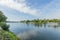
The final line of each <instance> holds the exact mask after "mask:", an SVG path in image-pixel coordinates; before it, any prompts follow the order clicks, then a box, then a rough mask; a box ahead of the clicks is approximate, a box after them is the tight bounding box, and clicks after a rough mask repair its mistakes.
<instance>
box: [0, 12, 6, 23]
mask: <svg viewBox="0 0 60 40" xmlns="http://www.w3.org/2000/svg"><path fill="white" fill-rule="evenodd" d="M6 19H7V17H6V16H5V15H3V12H2V11H0V22H5V21H6Z"/></svg>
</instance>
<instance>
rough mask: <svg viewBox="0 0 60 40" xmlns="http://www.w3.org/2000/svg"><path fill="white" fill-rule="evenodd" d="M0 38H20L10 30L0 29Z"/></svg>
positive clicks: (10, 39) (6, 39)
mask: <svg viewBox="0 0 60 40" xmlns="http://www.w3.org/2000/svg"><path fill="white" fill-rule="evenodd" d="M0 40H20V39H19V38H17V37H16V35H14V34H13V33H12V32H10V31H4V30H0Z"/></svg>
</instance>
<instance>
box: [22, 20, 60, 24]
mask: <svg viewBox="0 0 60 40" xmlns="http://www.w3.org/2000/svg"><path fill="white" fill-rule="evenodd" d="M21 22H26V23H29V22H32V23H37V24H45V23H48V22H55V23H56V22H60V19H43V20H42V19H34V20H24V21H21Z"/></svg>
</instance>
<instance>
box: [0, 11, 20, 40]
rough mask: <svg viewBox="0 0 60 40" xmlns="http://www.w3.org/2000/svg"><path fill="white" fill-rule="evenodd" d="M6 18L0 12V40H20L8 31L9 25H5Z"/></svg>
mask: <svg viewBox="0 0 60 40" xmlns="http://www.w3.org/2000/svg"><path fill="white" fill-rule="evenodd" d="M6 19H7V17H6V16H5V15H4V14H3V12H2V11H0V39H1V40H20V39H19V38H17V36H16V35H15V34H14V33H12V32H11V31H9V25H7V24H6ZM2 37H3V38H2Z"/></svg>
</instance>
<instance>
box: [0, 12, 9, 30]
mask: <svg viewBox="0 0 60 40" xmlns="http://www.w3.org/2000/svg"><path fill="white" fill-rule="evenodd" d="M6 19H7V17H6V16H5V15H4V14H3V12H2V11H0V27H1V28H2V29H3V30H9V25H7V24H6Z"/></svg>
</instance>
